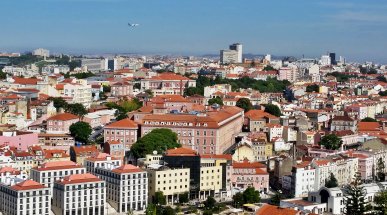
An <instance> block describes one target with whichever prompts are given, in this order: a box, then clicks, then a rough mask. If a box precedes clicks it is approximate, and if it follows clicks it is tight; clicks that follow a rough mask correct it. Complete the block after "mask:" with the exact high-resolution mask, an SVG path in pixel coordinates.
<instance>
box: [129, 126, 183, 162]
mask: <svg viewBox="0 0 387 215" xmlns="http://www.w3.org/2000/svg"><path fill="white" fill-rule="evenodd" d="M180 146H181V145H180V144H179V143H178V139H177V134H176V133H175V132H173V131H172V130H170V129H167V128H158V129H153V130H152V131H151V132H149V133H148V134H146V135H145V136H143V137H142V138H140V139H139V140H137V142H135V143H134V144H133V145H132V147H131V149H130V151H131V152H132V154H133V156H134V157H136V158H143V157H145V155H147V154H152V153H153V151H157V152H158V153H162V152H164V151H165V150H167V149H172V148H176V147H180Z"/></svg>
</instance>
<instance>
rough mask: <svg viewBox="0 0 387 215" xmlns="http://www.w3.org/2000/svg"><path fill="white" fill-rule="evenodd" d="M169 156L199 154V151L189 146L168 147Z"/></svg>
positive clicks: (167, 153)
mask: <svg viewBox="0 0 387 215" xmlns="http://www.w3.org/2000/svg"><path fill="white" fill-rule="evenodd" d="M166 155H167V156H198V153H197V152H196V151H195V150H193V149H188V148H183V147H181V148H176V149H168V150H167V152H166Z"/></svg>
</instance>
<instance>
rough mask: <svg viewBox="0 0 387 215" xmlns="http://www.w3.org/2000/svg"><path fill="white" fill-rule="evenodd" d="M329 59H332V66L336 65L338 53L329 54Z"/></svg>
mask: <svg viewBox="0 0 387 215" xmlns="http://www.w3.org/2000/svg"><path fill="white" fill-rule="evenodd" d="M328 55H329V58H330V59H331V64H332V65H336V64H337V62H336V53H329V54H328Z"/></svg>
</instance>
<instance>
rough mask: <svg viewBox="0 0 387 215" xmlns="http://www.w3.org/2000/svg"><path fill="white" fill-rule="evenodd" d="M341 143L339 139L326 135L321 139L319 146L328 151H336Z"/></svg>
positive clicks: (335, 136)
mask: <svg viewBox="0 0 387 215" xmlns="http://www.w3.org/2000/svg"><path fill="white" fill-rule="evenodd" d="M342 144H343V141H342V140H341V138H340V137H338V136H337V135H335V134H327V135H325V136H324V137H322V138H321V141H320V145H322V146H324V147H325V148H326V149H329V150H337V149H340V147H341V145H342Z"/></svg>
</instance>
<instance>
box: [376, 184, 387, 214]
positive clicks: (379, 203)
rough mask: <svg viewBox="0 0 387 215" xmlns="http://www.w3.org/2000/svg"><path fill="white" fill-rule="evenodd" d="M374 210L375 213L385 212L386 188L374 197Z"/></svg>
mask: <svg viewBox="0 0 387 215" xmlns="http://www.w3.org/2000/svg"><path fill="white" fill-rule="evenodd" d="M374 204H375V206H374V212H375V214H376V215H386V214H387V190H383V191H380V192H379V193H378V194H376V196H375V198H374Z"/></svg>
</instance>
